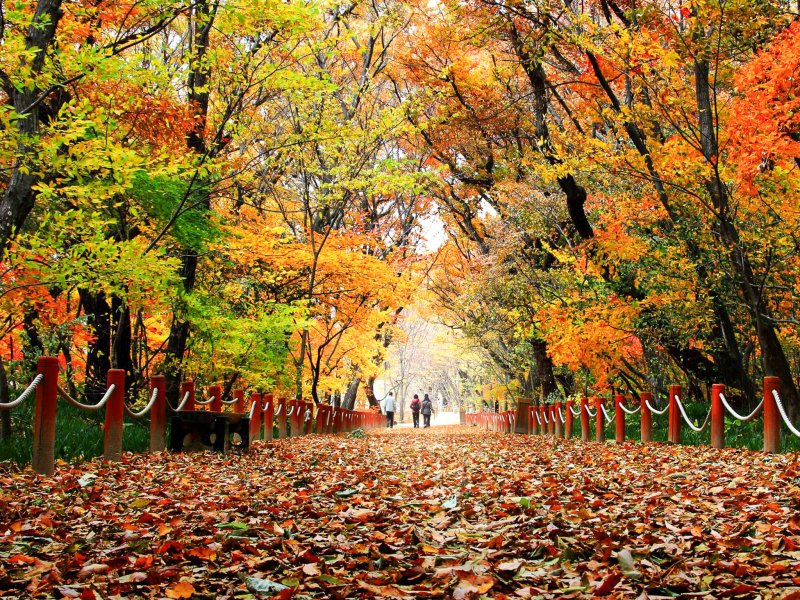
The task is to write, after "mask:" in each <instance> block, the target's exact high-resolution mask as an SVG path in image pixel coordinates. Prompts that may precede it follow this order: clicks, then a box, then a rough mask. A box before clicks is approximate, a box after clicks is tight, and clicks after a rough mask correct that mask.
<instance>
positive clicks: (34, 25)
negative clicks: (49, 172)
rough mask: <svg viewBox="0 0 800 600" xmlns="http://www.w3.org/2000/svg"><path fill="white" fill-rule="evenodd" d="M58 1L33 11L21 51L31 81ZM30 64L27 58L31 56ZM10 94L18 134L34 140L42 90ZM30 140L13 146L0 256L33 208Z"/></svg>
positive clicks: (0, 218)
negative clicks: (22, 50)
mask: <svg viewBox="0 0 800 600" xmlns="http://www.w3.org/2000/svg"><path fill="white" fill-rule="evenodd" d="M61 4H62V2H61V0H39V2H38V3H37V5H36V12H35V13H34V15H33V20H32V21H31V24H30V26H29V27H28V32H27V34H26V36H25V49H26V50H27V51H28V52H26V53H24V54H20V63H21V65H20V66H21V67H22V68H25V69H30V80H31V81H34V80H35V78H36V76H37V75H39V74H40V73H41V72H42V69H43V67H44V61H45V58H46V56H47V48H49V47H50V45H51V44H52V43H53V39H54V38H55V33H56V28H57V27H58V22H59V21H60V20H61V16H62V11H61ZM31 56H32V59H31V62H30V64H27V63H28V57H31ZM8 91H9V92H11V93H12V96H13V98H12V102H13V105H14V110H15V112H16V113H17V114H20V115H23V116H22V118H20V119H19V120H18V121H17V122H16V129H17V135H19V136H20V137H21V139H22V140H31V139H35V137H36V134H37V133H38V132H39V109H38V108H37V107H36V106H34V103H35V102H36V100H37V97H38V96H39V94H41V93H42V90H40V89H38V88H37V87H26V88H23V89H21V90H20V89H17V90H13V92H12V91H11V90H8ZM29 144H30V142H29V141H20V142H19V145H18V146H17V148H16V152H15V156H16V160H15V163H14V165H13V168H12V170H11V178H10V180H9V182H8V186H7V187H6V189H5V193H3V195H2V196H1V197H0V255H1V254H2V253H3V252H4V251H5V250H6V248H7V247H8V242H9V241H10V239H11V237H12V236H13V235H14V233H15V232H16V231H17V230H19V229H20V228H21V227H22V225H23V224H24V223H25V219H26V218H27V217H28V214H30V212H31V210H32V209H33V205H34V200H35V194H34V192H33V186H34V184H35V183H36V179H37V175H36V169H31V168H30V157H31V153H32V152H33V148H31V146H30V145H29Z"/></svg>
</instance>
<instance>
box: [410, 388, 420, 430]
mask: <svg viewBox="0 0 800 600" xmlns="http://www.w3.org/2000/svg"><path fill="white" fill-rule="evenodd" d="M421 408H422V402H420V401H419V395H417V394H414V399H413V400H412V401H411V417H412V418H413V419H414V427H416V428H417V429H419V411H420V409H421Z"/></svg>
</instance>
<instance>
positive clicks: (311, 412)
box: [0, 356, 512, 475]
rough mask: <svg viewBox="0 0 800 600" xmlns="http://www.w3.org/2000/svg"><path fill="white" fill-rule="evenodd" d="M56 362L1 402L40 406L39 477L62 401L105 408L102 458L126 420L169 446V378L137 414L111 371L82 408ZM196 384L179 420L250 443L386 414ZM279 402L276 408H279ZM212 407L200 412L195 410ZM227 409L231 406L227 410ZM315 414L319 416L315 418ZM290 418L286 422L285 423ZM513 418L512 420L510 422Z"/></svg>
mask: <svg viewBox="0 0 800 600" xmlns="http://www.w3.org/2000/svg"><path fill="white" fill-rule="evenodd" d="M58 378H59V366H58V358H56V357H53V356H42V357H40V358H39V360H38V364H37V374H36V377H35V378H34V379H33V381H32V382H31V383H30V385H28V387H27V388H25V390H24V391H23V392H22V393H21V394H20V395H19V397H18V398H16V399H15V400H14V401H12V402H8V403H5V404H0V409H4V410H11V409H13V408H16V407H18V406H20V405H21V404H22V403H24V402H25V401H26V400H28V399H29V398H31V397H32V396H33V395H34V392H35V397H36V406H35V410H34V423H33V460H32V466H33V468H34V470H35V471H36V472H37V473H41V474H44V475H52V474H53V473H54V471H55V438H56V414H57V401H58V398H59V397H61V398H63V399H64V400H65V401H66V402H68V403H69V404H70V405H72V406H74V407H75V408H78V409H80V410H84V411H98V410H100V409H102V408H105V422H104V425H103V429H104V432H105V433H104V436H105V439H104V445H103V456H104V458H105V459H106V460H110V461H119V460H121V459H122V432H123V426H124V422H123V421H124V417H125V415H127V416H128V417H130V418H134V419H142V418H145V417H148V416H149V419H150V451H151V452H159V451H162V450H164V449H165V448H166V414H167V410H166V409H167V405H168V403H167V401H166V387H167V386H166V378H165V377H164V376H163V375H155V376H153V377H151V378H150V397H149V399H148V402H147V404H146V405H145V406H144V408H142V409H141V410H139V411H134V410H133V409H132V408H131V407H129V406H127V405H126V404H125V371H123V370H121V369H110V370H109V371H108V378H107V386H106V391H105V393H104V394H103V397H102V398H101V399H100V400H99V401H98V402H97V403H96V404H84V403H82V402H79V401H78V400H76V399H75V398H73V397H72V396H70V394H69V393H67V392H66V391H65V390H64V389H63V388H62V387H61V386H60V385H59V383H58ZM195 392H196V390H195V384H194V382H193V381H184V382H183V383H182V384H181V394H182V399H181V402H180V404H179V405H178V407H177V409H174V408H173V407H172V406H170V407H169V408H170V411H171V412H172V413H173V414H174V415H176V416H179V417H181V416H189V415H191V414H193V413H197V412H203V413H210V414H211V415H212V416H214V417H219V418H224V419H234V420H236V421H237V422H240V421H241V419H248V424H249V429H248V433H249V439H250V440H251V441H253V440H260V439H265V440H268V441H269V440H272V439H274V437H275V435H274V431H273V427H274V425H275V423H276V421H277V426H278V437H279V438H282V437H287V436H289V435H293V436H297V435H308V434H311V433H312V432H314V430H315V429H316V433H317V434H336V433H347V432H350V431H353V430H355V429H357V428H361V429H365V430H369V429H375V428H377V427H380V426H381V425H382V423H383V416H382V415H380V414H377V413H374V412H371V411H369V412H367V411H352V410H347V409H344V408H339V407H337V408H334V407H332V406H326V405H315V404H314V403H313V402H305V401H302V400H292V401H291V402H290V403H289V404H290V407H291V409H290V411H289V412H288V413H287V409H286V404H287V401H286V400H285V399H283V398H281V399H280V400H278V402H277V403H276V402H275V401H274V399H273V395H272V394H264V395H263V396H262V394H259V393H253V394H251V395H250V398H249V399H248V401H247V402H245V400H244V392H243V390H239V389H237V390H234V391H233V392H232V400H229V401H228V400H226V401H223V400H222V387H221V386H209V388H208V390H207V395H208V399H207V400H200V399H198V398H197V397H196V395H195ZM276 404H277V410H276V409H275V405H276ZM198 406H200V407H206V406H207V407H209V409H208V410H203V411H198V410H197V407H198ZM223 406H227V407H229V408H231V411H229V412H225V411H224V410H223ZM315 414H316V417H315ZM287 418H288V419H287ZM511 421H512V418H511V417H510V416H509V422H511Z"/></svg>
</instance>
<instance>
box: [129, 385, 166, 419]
mask: <svg viewBox="0 0 800 600" xmlns="http://www.w3.org/2000/svg"><path fill="white" fill-rule="evenodd" d="M156 398H158V388H154V389H153V393H152V394H151V395H150V402H148V403H147V406H145V407H144V408H143V409H142V410H140V411H139V412H134V411H133V410H131V409H130V408H128V407H127V406H126V407H125V412H126V413H128V414H129V415H130V416H131V417H133V418H135V419H139V418H141V417H143V416H145V415H146V414H147V413H149V412H150V409H151V408H153V405H154V404H155V403H156Z"/></svg>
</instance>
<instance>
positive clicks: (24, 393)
mask: <svg viewBox="0 0 800 600" xmlns="http://www.w3.org/2000/svg"><path fill="white" fill-rule="evenodd" d="M42 379H44V375H42V374H41V373H39V374H38V375H37V376H36V377H34V378H33V381H31V383H30V385H29V386H28V387H26V388H25V389H24V390H22V393H21V394H20V395H19V396H18V397H17V399H16V400H12V401H11V402H6V403H2V404H0V408H2V409H5V410H10V409H12V408H15V407H17V406H19V405H20V404H22V403H23V402H25V400H27V399H28V398H29V397H30V395H31V394H33V392H34V391H36V386H38V385H39V384H40V383H41V382H42Z"/></svg>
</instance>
